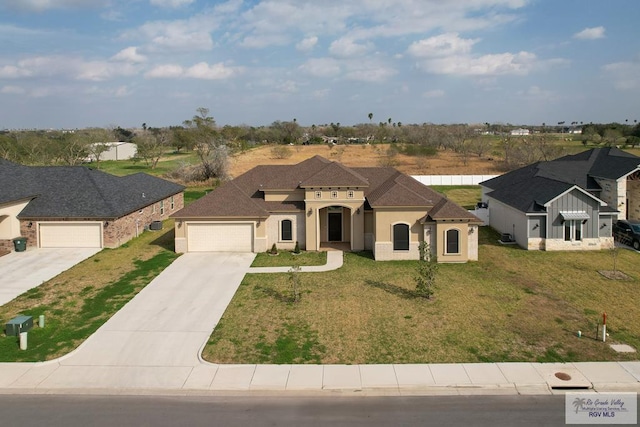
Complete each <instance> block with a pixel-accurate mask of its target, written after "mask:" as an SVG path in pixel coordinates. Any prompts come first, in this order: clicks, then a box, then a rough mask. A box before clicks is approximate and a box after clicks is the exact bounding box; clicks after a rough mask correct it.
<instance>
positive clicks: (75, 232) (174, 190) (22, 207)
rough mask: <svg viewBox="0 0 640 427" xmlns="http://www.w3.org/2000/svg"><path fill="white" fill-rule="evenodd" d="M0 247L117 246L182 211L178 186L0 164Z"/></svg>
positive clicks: (142, 177) (72, 169)
mask: <svg viewBox="0 0 640 427" xmlns="http://www.w3.org/2000/svg"><path fill="white" fill-rule="evenodd" d="M0 183H2V185H0V248H2V249H7V250H12V249H13V239H14V238H16V237H26V238H27V246H31V247H41V248H47V247H49V248H51V247H98V248H102V247H117V246H119V245H121V244H122V243H124V242H126V241H128V240H129V239H131V238H133V237H135V236H137V235H138V234H140V233H141V232H142V231H143V230H144V228H145V227H147V226H149V225H150V224H151V223H152V222H153V221H160V220H163V219H167V218H168V217H169V215H170V214H171V213H173V212H176V211H177V210H179V209H181V208H182V207H183V206H184V201H183V191H184V187H183V186H181V185H178V184H175V183H172V182H170V181H166V180H164V179H160V178H156V177H153V176H150V175H147V174H144V173H137V174H134V175H129V176H123V177H117V176H114V175H110V174H107V173H104V172H101V171H98V170H92V169H89V168H87V167H84V166H23V165H19V164H16V163H12V162H9V161H6V160H2V159H0Z"/></svg>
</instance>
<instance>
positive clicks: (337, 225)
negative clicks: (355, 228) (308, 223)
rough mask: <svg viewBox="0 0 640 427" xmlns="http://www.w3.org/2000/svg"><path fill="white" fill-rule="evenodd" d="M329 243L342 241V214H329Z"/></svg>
mask: <svg viewBox="0 0 640 427" xmlns="http://www.w3.org/2000/svg"><path fill="white" fill-rule="evenodd" d="M329 241H330V242H341V241H342V213H341V212H329Z"/></svg>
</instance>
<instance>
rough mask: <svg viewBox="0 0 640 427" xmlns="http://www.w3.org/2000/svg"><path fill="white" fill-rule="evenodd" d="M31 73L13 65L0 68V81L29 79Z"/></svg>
mask: <svg viewBox="0 0 640 427" xmlns="http://www.w3.org/2000/svg"><path fill="white" fill-rule="evenodd" d="M30 75H32V72H31V71H29V70H27V69H25V68H23V67H16V66H15V65H5V66H2V67H0V79H18V78H21V77H29V76H30Z"/></svg>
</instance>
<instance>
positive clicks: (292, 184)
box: [172, 156, 478, 221]
mask: <svg viewBox="0 0 640 427" xmlns="http://www.w3.org/2000/svg"><path fill="white" fill-rule="evenodd" d="M338 186H341V187H360V188H363V189H364V191H365V198H366V200H367V202H368V203H369V205H370V206H371V207H373V208H376V207H393V206H395V207H420V208H424V209H425V213H426V214H427V216H428V217H430V218H431V219H433V220H436V219H445V218H446V219H466V220H471V221H473V220H476V221H477V220H478V219H477V218H476V217H475V216H473V215H471V214H470V213H468V212H467V211H466V210H465V209H463V208H461V207H459V206H458V205H456V204H455V203H453V202H451V201H449V200H448V199H446V198H445V197H443V196H442V195H441V194H439V193H437V192H435V191H434V190H432V189H431V188H429V187H427V186H425V185H423V184H421V183H420V182H418V181H416V180H415V179H413V178H411V177H409V176H407V175H404V174H402V173H400V172H398V171H397V170H396V169H393V168H348V167H346V166H344V165H342V164H340V163H338V162H331V161H329V160H327V159H325V158H323V157H320V156H315V157H312V158H310V159H307V160H305V161H303V162H301V163H298V164H296V165H289V166H283V165H262V166H256V167H255V168H253V169H251V170H250V171H248V172H246V173H244V174H242V175H240V176H239V177H237V178H236V179H234V180H233V181H229V182H227V183H225V184H223V185H222V186H220V187H219V188H217V189H216V190H214V191H212V192H211V193H209V194H208V195H206V196H205V197H203V198H201V199H199V200H197V201H196V202H194V203H192V204H191V205H189V206H188V207H186V208H184V209H182V210H180V211H178V212H176V213H175V214H173V215H172V216H173V217H175V218H189V217H224V216H231V217H238V216H242V217H260V218H264V217H267V216H269V213H270V212H299V211H303V210H304V208H305V206H304V202H265V200H264V191H265V190H295V189H297V188H301V187H302V188H304V187H338Z"/></svg>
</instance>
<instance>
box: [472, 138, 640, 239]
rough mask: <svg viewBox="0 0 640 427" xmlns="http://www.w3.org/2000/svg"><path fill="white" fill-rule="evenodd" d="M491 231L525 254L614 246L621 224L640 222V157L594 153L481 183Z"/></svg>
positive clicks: (616, 151) (607, 150)
mask: <svg viewBox="0 0 640 427" xmlns="http://www.w3.org/2000/svg"><path fill="white" fill-rule="evenodd" d="M480 185H481V186H482V201H483V202H484V203H486V204H487V205H488V209H489V225H490V226H491V227H492V228H494V229H496V230H498V231H499V232H500V233H504V234H510V235H511V237H512V239H513V240H515V242H517V243H518V245H520V246H521V247H523V248H525V249H532V250H548V251H549V250H589V249H606V248H611V247H612V246H613V237H612V225H613V221H614V220H615V219H623V218H630V219H640V157H637V156H634V155H632V154H629V153H626V152H624V151H622V150H620V149H618V148H594V149H592V150H588V151H584V152H582V153H579V154H575V155H568V156H564V157H561V158H559V159H556V160H553V161H548V162H538V163H534V164H531V165H529V166H525V167H523V168H520V169H517V170H515V171H512V172H509V173H506V174H504V175H501V176H499V177H496V178H493V179H490V180H487V181H484V182H482V183H480Z"/></svg>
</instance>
